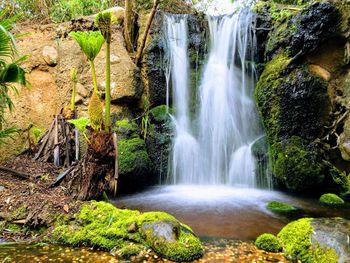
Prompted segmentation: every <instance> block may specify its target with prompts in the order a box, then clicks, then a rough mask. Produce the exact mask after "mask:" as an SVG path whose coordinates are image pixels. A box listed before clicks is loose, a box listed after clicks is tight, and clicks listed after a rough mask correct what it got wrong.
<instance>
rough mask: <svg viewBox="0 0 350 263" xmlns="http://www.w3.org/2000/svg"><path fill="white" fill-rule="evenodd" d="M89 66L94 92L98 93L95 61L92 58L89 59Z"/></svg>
mask: <svg viewBox="0 0 350 263" xmlns="http://www.w3.org/2000/svg"><path fill="white" fill-rule="evenodd" d="M90 67H91V74H92V83H93V85H94V92H95V93H96V94H97V95H99V92H98V88H97V78H96V70H95V63H94V61H93V60H90Z"/></svg>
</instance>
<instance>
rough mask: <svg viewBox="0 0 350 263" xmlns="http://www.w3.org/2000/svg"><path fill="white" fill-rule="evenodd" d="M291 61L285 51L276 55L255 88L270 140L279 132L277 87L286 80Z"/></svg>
mask: <svg viewBox="0 0 350 263" xmlns="http://www.w3.org/2000/svg"><path fill="white" fill-rule="evenodd" d="M290 61H291V58H289V57H288V56H287V55H286V54H284V53H282V54H280V55H278V56H276V57H274V59H273V60H271V61H270V62H268V63H267V64H266V66H265V69H264V71H263V73H262V75H261V77H260V78H259V81H258V83H257V86H256V89H255V100H256V102H257V104H258V108H259V112H260V115H261V117H262V119H263V124H264V126H265V129H266V131H267V133H268V139H269V141H270V142H272V141H275V140H276V138H277V135H278V132H279V130H278V128H279V126H278V124H277V121H278V119H279V115H280V109H279V108H280V107H279V98H278V96H277V92H276V89H277V88H278V87H279V86H280V84H281V83H282V82H283V81H284V76H283V72H284V70H286V68H287V67H288V65H289V63H290Z"/></svg>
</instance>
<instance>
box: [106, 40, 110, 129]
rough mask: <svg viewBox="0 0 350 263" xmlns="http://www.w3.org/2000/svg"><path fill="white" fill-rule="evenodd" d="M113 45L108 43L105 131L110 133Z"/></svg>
mask: <svg viewBox="0 0 350 263" xmlns="http://www.w3.org/2000/svg"><path fill="white" fill-rule="evenodd" d="M110 56H111V44H110V43H109V42H108V41H107V48H106V113H105V114H106V116H105V130H106V131H107V132H108V131H109V128H110V126H111V60H110Z"/></svg>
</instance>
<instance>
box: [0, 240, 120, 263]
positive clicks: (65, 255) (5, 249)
mask: <svg viewBox="0 0 350 263" xmlns="http://www.w3.org/2000/svg"><path fill="white" fill-rule="evenodd" d="M0 262H1V263H10V262H16V263H32V262H55V263H56V262H62V263H68V262H76V263H78V262H84V263H85V262H86V263H102V262H104V263H105V262H106V263H107V262H110V263H112V262H118V260H117V259H116V258H115V257H113V256H111V255H110V254H109V253H107V252H102V251H97V250H93V249H90V248H72V247H65V246H56V245H48V244H42V243H41V244H36V245H28V244H21V243H8V244H2V245H0Z"/></svg>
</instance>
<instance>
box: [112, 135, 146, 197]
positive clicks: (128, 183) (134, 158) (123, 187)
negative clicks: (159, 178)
mask: <svg viewBox="0 0 350 263" xmlns="http://www.w3.org/2000/svg"><path fill="white" fill-rule="evenodd" d="M118 153H119V155H118V161H119V182H118V192H120V193H130V192H134V191H136V190H140V189H141V188H143V187H145V186H146V185H149V184H151V183H152V180H151V178H150V169H151V168H150V165H151V162H150V159H149V157H148V153H147V150H146V144H145V141H144V140H143V139H141V138H139V137H136V138H131V139H122V140H119V141H118Z"/></svg>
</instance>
